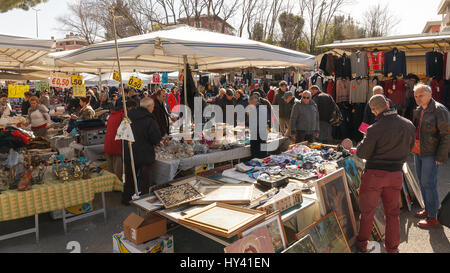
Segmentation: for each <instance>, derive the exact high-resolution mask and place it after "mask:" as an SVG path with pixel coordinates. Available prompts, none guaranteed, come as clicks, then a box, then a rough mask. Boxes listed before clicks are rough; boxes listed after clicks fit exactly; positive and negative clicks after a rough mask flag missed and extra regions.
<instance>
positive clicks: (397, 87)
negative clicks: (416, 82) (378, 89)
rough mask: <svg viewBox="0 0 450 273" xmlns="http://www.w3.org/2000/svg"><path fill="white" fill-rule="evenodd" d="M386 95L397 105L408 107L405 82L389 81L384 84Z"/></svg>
mask: <svg viewBox="0 0 450 273" xmlns="http://www.w3.org/2000/svg"><path fill="white" fill-rule="evenodd" d="M384 86H385V91H384V93H385V95H386V97H387V98H388V99H390V100H392V102H393V103H394V104H395V105H400V106H403V105H406V83H405V81H404V80H389V81H386V82H385V83H384Z"/></svg>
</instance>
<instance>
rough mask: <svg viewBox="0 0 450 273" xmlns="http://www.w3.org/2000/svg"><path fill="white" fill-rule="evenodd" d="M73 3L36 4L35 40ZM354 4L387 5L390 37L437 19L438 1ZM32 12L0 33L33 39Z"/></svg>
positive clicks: (355, 11) (54, 32) (8, 21)
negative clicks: (392, 21) (393, 20)
mask: <svg viewBox="0 0 450 273" xmlns="http://www.w3.org/2000/svg"><path fill="white" fill-rule="evenodd" d="M75 1H76V0H49V1H48V2H47V3H44V4H40V5H38V6H37V7H36V8H37V9H40V10H41V11H40V12H38V18H39V38H41V39H50V37H51V36H54V37H55V38H63V37H64V34H65V33H64V31H61V30H60V28H61V26H60V24H59V23H58V22H57V21H56V18H57V17H58V16H61V15H66V14H68V13H67V3H73V2H75ZM353 2H354V4H353V5H351V6H349V7H348V8H346V9H345V10H344V13H346V14H350V15H352V16H353V17H356V19H357V20H362V18H360V17H358V16H360V15H361V14H363V13H364V11H365V10H366V9H367V8H368V6H370V5H374V4H377V3H381V4H383V5H385V4H386V3H389V4H390V6H391V7H392V13H393V14H395V15H396V16H397V17H399V18H400V20H401V21H400V24H399V25H398V26H397V27H396V28H395V29H394V32H395V33H394V34H416V33H421V32H422V30H423V28H424V26H425V23H426V22H427V21H432V20H440V19H441V17H440V16H438V15H437V8H438V5H439V3H440V2H441V0H426V1H424V0H395V1H392V0H370V1H367V0H353ZM35 14H36V13H35V11H34V10H29V11H22V10H17V9H16V10H12V11H9V12H7V13H0V34H9V35H16V36H24V37H33V38H34V37H36V17H35V16H36V15H35Z"/></svg>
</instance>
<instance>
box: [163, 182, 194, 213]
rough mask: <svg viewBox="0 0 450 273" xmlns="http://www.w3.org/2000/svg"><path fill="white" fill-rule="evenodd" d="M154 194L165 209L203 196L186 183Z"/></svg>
mask: <svg viewBox="0 0 450 273" xmlns="http://www.w3.org/2000/svg"><path fill="white" fill-rule="evenodd" d="M154 193H155V195H156V197H158V199H159V201H161V203H162V204H163V206H164V207H165V208H166V209H170V208H173V207H178V206H181V205H183V204H186V203H189V202H192V201H195V200H198V199H201V198H203V194H201V193H200V192H199V191H198V190H197V189H196V188H195V187H194V186H192V185H191V184H189V183H188V182H185V183H181V184H177V185H172V186H169V187H167V188H163V189H160V190H156V191H155V192H154Z"/></svg>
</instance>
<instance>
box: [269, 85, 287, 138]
mask: <svg viewBox="0 0 450 273" xmlns="http://www.w3.org/2000/svg"><path fill="white" fill-rule="evenodd" d="M287 87H288V85H287V82H286V81H281V82H280V89H279V90H278V92H277V93H276V94H275V98H274V99H273V105H278V110H279V113H280V114H279V116H280V132H281V133H282V134H283V135H286V133H287V132H288V130H289V127H290V126H289V120H290V118H291V112H290V109H289V105H287V104H286V102H285V101H284V99H283V96H284V94H286V92H287Z"/></svg>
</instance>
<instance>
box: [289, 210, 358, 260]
mask: <svg viewBox="0 0 450 273" xmlns="http://www.w3.org/2000/svg"><path fill="white" fill-rule="evenodd" d="M307 235H309V236H311V239H312V240H311V241H312V242H313V245H314V246H315V248H316V250H317V253H351V249H350V245H349V242H348V241H347V239H346V237H345V234H344V230H343V229H342V226H341V224H340V223H339V221H338V218H337V215H336V212H335V211H332V212H331V213H329V214H327V215H325V216H324V217H323V218H321V219H320V220H319V221H317V222H315V223H314V224H312V225H311V226H309V227H308V228H306V229H305V230H303V231H302V232H300V233H298V234H297V235H296V237H297V240H300V239H302V238H304V237H305V236H307Z"/></svg>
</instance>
